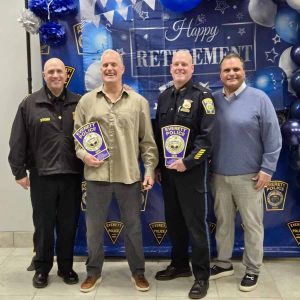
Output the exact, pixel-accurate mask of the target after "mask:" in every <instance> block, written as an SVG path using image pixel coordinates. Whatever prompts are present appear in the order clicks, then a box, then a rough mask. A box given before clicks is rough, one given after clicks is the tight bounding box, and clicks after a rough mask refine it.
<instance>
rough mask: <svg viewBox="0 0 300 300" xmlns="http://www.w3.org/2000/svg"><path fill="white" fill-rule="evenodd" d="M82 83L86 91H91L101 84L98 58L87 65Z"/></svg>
mask: <svg viewBox="0 0 300 300" xmlns="http://www.w3.org/2000/svg"><path fill="white" fill-rule="evenodd" d="M84 83H85V89H86V90H87V91H91V90H93V89H95V88H97V87H98V86H100V85H101V84H102V80H101V77H100V61H99V60H97V61H95V62H93V63H92V64H90V65H89V67H88V69H87V70H86V72H85V75H84Z"/></svg>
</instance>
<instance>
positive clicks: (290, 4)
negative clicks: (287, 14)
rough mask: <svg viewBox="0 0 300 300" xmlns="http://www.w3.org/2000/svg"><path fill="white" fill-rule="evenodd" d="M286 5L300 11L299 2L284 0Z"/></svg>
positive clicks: (296, 0) (297, 0)
mask: <svg viewBox="0 0 300 300" xmlns="http://www.w3.org/2000/svg"><path fill="white" fill-rule="evenodd" d="M286 2H287V4H288V5H289V6H290V7H291V8H294V9H296V10H298V9H300V1H299V0H286Z"/></svg>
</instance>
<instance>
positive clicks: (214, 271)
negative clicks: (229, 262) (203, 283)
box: [209, 265, 234, 279]
mask: <svg viewBox="0 0 300 300" xmlns="http://www.w3.org/2000/svg"><path fill="white" fill-rule="evenodd" d="M233 273H234V270H233V267H232V266H231V267H230V268H226V269H225V268H221V267H218V266H216V265H214V266H212V267H211V268H210V277H209V279H218V278H221V277H226V276H230V275H233Z"/></svg>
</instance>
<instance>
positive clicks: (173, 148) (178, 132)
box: [161, 125, 190, 166]
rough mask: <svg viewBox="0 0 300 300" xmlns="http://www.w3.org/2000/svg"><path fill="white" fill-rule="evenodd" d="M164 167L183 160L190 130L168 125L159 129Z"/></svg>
mask: <svg viewBox="0 0 300 300" xmlns="http://www.w3.org/2000/svg"><path fill="white" fill-rule="evenodd" d="M161 134H162V140H163V147H164V157H165V166H169V165H171V164H172V163H173V162H174V161H176V160H177V159H181V158H184V155H185V150H186V145H187V142H188V139H189V134H190V129H189V128H187V127H184V126H181V125H168V126H165V127H162V129H161Z"/></svg>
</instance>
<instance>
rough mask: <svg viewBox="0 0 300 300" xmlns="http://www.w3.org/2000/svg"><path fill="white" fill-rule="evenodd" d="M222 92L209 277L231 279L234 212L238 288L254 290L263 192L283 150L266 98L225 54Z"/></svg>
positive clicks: (260, 251) (260, 255)
mask: <svg viewBox="0 0 300 300" xmlns="http://www.w3.org/2000/svg"><path fill="white" fill-rule="evenodd" d="M220 67H221V73H220V77H221V81H222V82H223V84H224V88H223V90H221V91H218V92H216V93H215V94H214V97H215V105H216V111H217V112H218V113H217V115H216V123H215V128H216V130H215V132H216V134H215V136H214V142H213V145H214V147H213V156H212V157H213V159H212V169H213V179H212V191H213V195H214V199H215V204H214V210H215V215H216V218H217V228H216V242H217V251H218V256H217V259H216V262H215V265H214V266H213V267H212V268H211V276H210V279H218V278H221V277H224V276H229V275H233V273H234V270H233V267H232V263H231V255H232V250H233V244H234V226H235V224H234V219H235V216H236V211H237V210H238V211H239V213H240V215H241V219H242V222H243V225H244V232H245V234H244V239H245V250H244V254H243V264H244V265H245V267H246V273H245V276H244V278H243V279H242V281H241V284H240V287H239V288H240V290H241V291H244V292H248V291H252V290H254V289H255V288H256V286H257V281H258V276H259V271H260V267H261V265H262V260H263V239H264V227H263V190H264V187H266V186H267V185H268V183H269V182H270V180H271V178H272V175H273V172H274V171H275V169H276V164H277V161H278V157H279V154H280V149H281V143H282V140H281V133H280V128H279V124H278V120H277V117H276V113H275V110H274V107H273V105H272V102H271V101H270V99H269V97H268V96H267V95H266V94H265V93H264V92H262V91H260V90H258V89H255V88H252V87H248V86H246V84H245V70H244V62H243V60H242V59H241V57H240V56H239V55H237V54H236V53H229V54H228V55H226V56H225V57H224V58H223V60H222V61H221V63H220Z"/></svg>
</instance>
